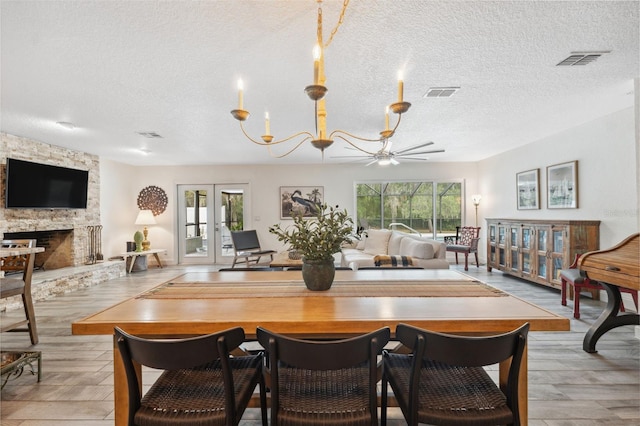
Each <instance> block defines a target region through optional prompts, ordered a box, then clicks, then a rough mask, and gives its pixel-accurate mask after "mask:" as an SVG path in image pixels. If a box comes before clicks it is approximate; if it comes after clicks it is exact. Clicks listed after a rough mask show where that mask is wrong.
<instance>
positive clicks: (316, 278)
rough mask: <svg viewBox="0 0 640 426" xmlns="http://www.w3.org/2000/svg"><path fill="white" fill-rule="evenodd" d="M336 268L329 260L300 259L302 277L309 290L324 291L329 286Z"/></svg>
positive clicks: (331, 260)
mask: <svg viewBox="0 0 640 426" xmlns="http://www.w3.org/2000/svg"><path fill="white" fill-rule="evenodd" d="M335 275H336V268H335V266H334V264H333V258H331V259H329V260H309V259H304V258H303V259H302V279H303V280H304V283H305V285H306V286H307V288H308V289H309V290H312V291H326V290H329V289H330V288H331V284H333V278H334V277H335Z"/></svg>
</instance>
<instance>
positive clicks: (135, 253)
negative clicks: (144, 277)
mask: <svg viewBox="0 0 640 426" xmlns="http://www.w3.org/2000/svg"><path fill="white" fill-rule="evenodd" d="M166 252H167V249H149V250H143V251H127V252H124V253H122V254H121V256H122V257H124V260H125V262H126V261H127V258H129V257H131V263H130V264H129V273H131V270H132V269H133V264H134V263H135V261H136V258H137V257H138V256H149V255H150V254H152V255H153V257H154V258H155V259H156V262H158V267H159V268H162V261H161V260H160V256H158V253H166Z"/></svg>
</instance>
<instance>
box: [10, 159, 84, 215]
mask: <svg viewBox="0 0 640 426" xmlns="http://www.w3.org/2000/svg"><path fill="white" fill-rule="evenodd" d="M88 182H89V172H88V171H86V170H78V169H70V168H67V167H59V166H51V165H49V164H40V163H33V162H31V161H24V160H17V159H15V158H7V181H6V185H5V188H6V193H5V207H6V208H8V209H12V208H30V209H86V208H87V188H88Z"/></svg>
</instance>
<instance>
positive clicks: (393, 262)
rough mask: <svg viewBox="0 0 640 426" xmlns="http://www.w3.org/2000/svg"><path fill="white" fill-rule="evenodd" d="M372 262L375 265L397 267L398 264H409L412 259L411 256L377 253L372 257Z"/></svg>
mask: <svg viewBox="0 0 640 426" xmlns="http://www.w3.org/2000/svg"><path fill="white" fill-rule="evenodd" d="M373 262H374V264H375V265H376V266H383V267H384V266H386V267H398V266H411V265H413V261H412V259H411V256H391V255H382V254H378V255H376V256H374V257H373Z"/></svg>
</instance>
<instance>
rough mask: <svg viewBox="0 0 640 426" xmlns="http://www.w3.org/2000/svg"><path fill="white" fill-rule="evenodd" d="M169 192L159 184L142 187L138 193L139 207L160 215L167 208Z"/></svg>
mask: <svg viewBox="0 0 640 426" xmlns="http://www.w3.org/2000/svg"><path fill="white" fill-rule="evenodd" d="M168 201H169V200H168V199H167V193H166V192H164V189H162V188H159V187H157V186H153V185H151V186H147V187H146V188H142V191H140V193H139V194H138V207H139V208H140V210H151V211H152V212H153V215H154V216H158V215H159V214H160V213H162V212H164V211H165V209H166V208H167V202H168Z"/></svg>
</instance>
